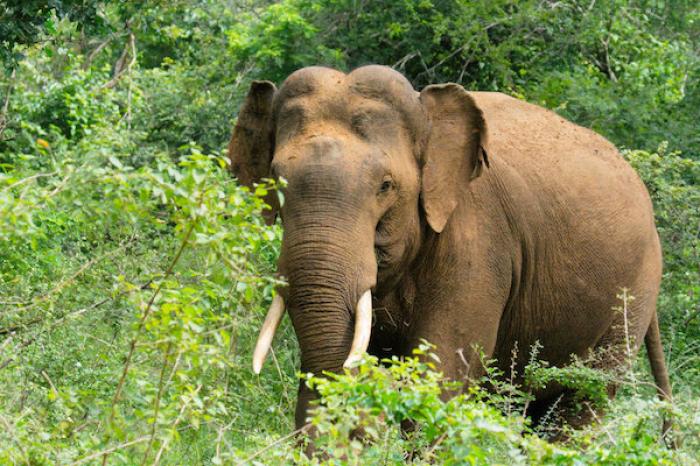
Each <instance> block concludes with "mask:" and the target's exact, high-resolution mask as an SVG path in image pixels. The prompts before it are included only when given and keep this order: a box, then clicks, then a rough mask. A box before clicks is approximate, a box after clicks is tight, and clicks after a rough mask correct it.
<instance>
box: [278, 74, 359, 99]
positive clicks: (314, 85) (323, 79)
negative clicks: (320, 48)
mask: <svg viewBox="0 0 700 466" xmlns="http://www.w3.org/2000/svg"><path fill="white" fill-rule="evenodd" d="M345 76H346V75H345V73H342V72H340V71H338V70H334V69H333V68H326V67H323V66H309V67H306V68H302V69H300V70H297V71H295V72H294V73H292V74H290V75H289V76H288V77H287V79H285V80H284V82H283V83H282V87H281V88H280V90H279V93H278V96H277V99H278V101H283V100H284V99H289V98H294V97H299V96H302V95H309V94H314V93H317V92H319V91H321V90H322V89H324V88H330V89H337V88H338V87H340V86H342V84H343V81H344V80H345Z"/></svg>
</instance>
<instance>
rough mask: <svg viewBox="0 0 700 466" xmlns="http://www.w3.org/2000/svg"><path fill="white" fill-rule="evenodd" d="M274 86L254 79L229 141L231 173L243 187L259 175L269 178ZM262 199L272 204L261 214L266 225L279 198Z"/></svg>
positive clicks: (272, 150) (256, 180)
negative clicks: (268, 209)
mask: <svg viewBox="0 0 700 466" xmlns="http://www.w3.org/2000/svg"><path fill="white" fill-rule="evenodd" d="M276 91H277V89H276V88H275V85H274V84H272V83H271V82H270V81H253V83H252V84H251V85H250V90H249V91H248V95H247V96H246V98H245V101H244V102H243V106H242V107H241V110H240V112H239V113H238V121H237V122H236V126H235V127H234V128H233V133H232V135H231V141H230V142H229V144H228V157H229V159H230V160H231V172H232V173H233V174H234V175H235V176H236V178H238V180H239V181H240V182H241V184H243V185H244V186H248V187H249V188H252V187H253V185H254V184H255V183H259V182H260V181H261V179H262V178H268V177H270V164H271V162H272V155H273V152H274V148H275V147H274V146H275V134H274V127H273V122H272V99H273V97H274V96H275V92H276ZM265 201H266V202H267V204H268V205H270V206H271V207H272V210H271V211H266V212H264V213H263V215H264V217H265V220H266V221H267V223H268V224H271V223H274V221H275V216H276V213H277V210H279V201H278V199H277V195H276V193H274V192H270V193H269V194H268V195H267V196H266V197H265Z"/></svg>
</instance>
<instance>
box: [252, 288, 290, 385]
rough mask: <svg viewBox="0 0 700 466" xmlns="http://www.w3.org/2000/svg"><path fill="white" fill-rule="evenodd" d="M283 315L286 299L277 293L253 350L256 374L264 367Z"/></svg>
mask: <svg viewBox="0 0 700 466" xmlns="http://www.w3.org/2000/svg"><path fill="white" fill-rule="evenodd" d="M283 315H284V299H283V298H282V296H280V295H279V294H277V295H275V297H274V298H273V299H272V304H271V305H270V310H268V311H267V316H265V322H263V325H262V328H261V329H260V335H258V342H257V343H256V344H255V351H254V352H253V372H255V373H256V374H259V373H260V370H261V369H262V365H263V362H265V357H267V353H268V351H270V346H271V345H272V339H273V338H274V336H275V331H277V327H278V326H279V324H280V322H281V321H282V316H283Z"/></svg>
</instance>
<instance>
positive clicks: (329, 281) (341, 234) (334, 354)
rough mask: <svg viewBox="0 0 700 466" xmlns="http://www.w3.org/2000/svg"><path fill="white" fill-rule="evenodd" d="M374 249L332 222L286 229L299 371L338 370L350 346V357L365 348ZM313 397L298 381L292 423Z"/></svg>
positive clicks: (303, 414) (289, 297) (373, 278)
mask: <svg viewBox="0 0 700 466" xmlns="http://www.w3.org/2000/svg"><path fill="white" fill-rule="evenodd" d="M363 249H368V250H369V251H363ZM373 251H374V250H373V245H372V244H371V243H370V245H369V246H368V247H365V248H363V247H361V242H358V239H357V237H355V235H354V234H353V232H352V231H348V230H345V231H340V229H339V228H336V227H328V226H323V227H319V228H304V229H303V233H302V232H299V233H298V234H297V232H296V231H295V230H292V231H289V230H287V231H285V240H284V242H283V253H282V254H283V263H284V269H285V272H286V274H287V280H288V282H289V288H288V290H287V293H286V294H287V309H288V312H289V315H290V317H291V319H292V324H293V326H294V330H295V332H296V335H297V339H298V341H299V347H300V349H301V371H302V372H303V373H307V372H311V373H313V374H315V375H321V374H322V373H323V372H325V371H329V372H339V371H341V370H342V368H343V364H344V363H345V362H346V360H348V358H349V356H351V355H350V353H351V347H352V349H353V354H354V355H355V356H354V358H356V357H357V355H358V354H359V353H363V352H364V350H366V348H367V343H368V340H369V334H368V333H369V332H368V330H369V325H370V323H371V296H370V294H369V290H370V289H371V288H372V287H374V285H375V281H376V260H375V258H374V252H373ZM358 303H364V304H362V305H361V306H358ZM358 307H359V311H358ZM358 317H361V318H362V317H363V318H364V319H365V322H366V324H367V325H366V327H365V328H366V330H367V332H366V334H365V335H360V336H359V338H354V337H355V336H356V335H357V332H356V331H355V330H356V323H357V319H358ZM367 319H369V320H367ZM314 398H315V395H314V393H313V392H312V391H310V390H309V389H308V388H307V387H306V386H305V384H304V383H303V382H302V383H301V385H300V389H299V399H298V404H297V411H296V424H297V427H301V426H302V425H303V424H304V423H305V420H306V411H307V409H308V404H309V402H310V401H311V400H312V399H314Z"/></svg>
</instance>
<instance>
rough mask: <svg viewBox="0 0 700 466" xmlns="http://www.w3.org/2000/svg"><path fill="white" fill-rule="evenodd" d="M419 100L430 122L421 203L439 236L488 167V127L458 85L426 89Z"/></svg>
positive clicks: (474, 105) (429, 221)
mask: <svg viewBox="0 0 700 466" xmlns="http://www.w3.org/2000/svg"><path fill="white" fill-rule="evenodd" d="M420 100H421V102H422V104H423V107H424V108H425V110H426V112H427V114H428V118H429V119H430V123H431V125H430V134H429V135H428V139H427V141H426V143H425V146H424V152H423V163H424V165H423V175H422V182H421V183H422V185H421V199H422V202H423V208H424V209H425V213H426V216H427V219H428V224H429V225H430V227H431V228H432V229H433V230H434V231H435V232H437V233H440V232H441V231H442V230H443V229H444V228H445V224H446V223H447V221H448V220H449V218H450V215H451V214H452V212H453V211H454V209H455V207H457V203H458V202H459V199H460V197H461V196H460V194H461V193H463V192H464V190H465V188H466V187H467V186H468V185H469V183H470V181H471V180H473V179H474V178H476V177H478V176H479V175H480V174H481V171H482V166H483V165H484V164H486V166H487V167H488V159H487V155H486V151H485V150H484V147H483V146H484V145H485V143H486V123H485V122H484V117H483V115H482V113H481V110H480V109H479V107H477V105H476V103H475V102H474V99H472V97H471V96H470V95H469V94H468V93H467V91H465V90H464V88H463V87H462V86H460V85H458V84H453V83H449V84H437V85H432V86H427V87H426V88H425V89H423V91H421V93H420Z"/></svg>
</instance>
